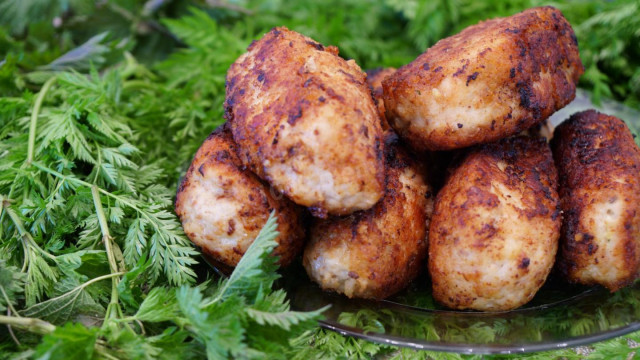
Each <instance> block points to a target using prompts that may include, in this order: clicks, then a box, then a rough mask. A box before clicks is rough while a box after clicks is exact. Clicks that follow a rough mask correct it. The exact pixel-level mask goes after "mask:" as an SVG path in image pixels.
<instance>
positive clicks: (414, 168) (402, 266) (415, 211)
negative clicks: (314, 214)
mask: <svg viewBox="0 0 640 360" xmlns="http://www.w3.org/2000/svg"><path fill="white" fill-rule="evenodd" d="M396 141H397V136H396V135H395V134H392V133H387V136H386V147H385V155H386V166H387V177H386V193H385V196H384V197H383V199H382V200H381V201H380V202H379V203H378V204H376V206H375V207H374V208H372V209H369V210H366V211H359V212H357V213H354V214H352V215H349V216H345V217H331V218H329V219H315V220H314V223H313V225H312V227H311V229H310V232H309V233H310V241H309V243H308V245H307V246H306V248H305V251H304V256H303V264H304V266H305V269H306V270H307V273H308V274H309V276H310V277H311V279H312V280H314V281H315V282H317V283H318V284H319V285H320V286H321V287H322V288H323V289H325V290H331V291H336V292H339V293H342V294H345V295H347V296H348V297H356V298H374V299H382V298H386V297H388V296H390V295H392V294H394V293H396V292H397V291H399V290H401V289H403V288H404V287H405V286H407V284H408V283H409V282H410V281H411V280H412V279H413V278H414V277H415V276H416V275H417V273H418V272H419V270H420V269H421V268H424V266H425V264H424V260H425V256H426V254H427V240H426V236H427V230H428V223H429V219H430V217H431V212H432V211H433V195H432V193H431V187H430V186H429V185H428V184H427V183H426V182H425V178H424V176H423V169H422V167H421V166H420V165H419V164H418V163H416V162H415V161H414V160H412V159H411V158H410V157H409V155H408V154H407V153H406V152H405V151H404V150H403V149H402V147H401V146H400V144H398V143H397V142H396Z"/></svg>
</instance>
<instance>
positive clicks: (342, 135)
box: [225, 27, 384, 217]
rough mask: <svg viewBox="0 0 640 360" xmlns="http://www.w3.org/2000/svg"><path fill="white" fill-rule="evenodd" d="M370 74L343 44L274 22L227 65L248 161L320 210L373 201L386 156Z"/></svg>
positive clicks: (235, 125)
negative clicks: (341, 51)
mask: <svg viewBox="0 0 640 360" xmlns="http://www.w3.org/2000/svg"><path fill="white" fill-rule="evenodd" d="M365 80H366V79H365V74H364V73H363V72H362V70H360V67H358V65H357V64H356V63H355V62H354V61H353V60H349V61H346V60H344V59H342V58H340V57H339V56H338V49H337V48H336V47H333V46H330V47H324V46H323V45H321V44H318V43H317V42H315V41H313V40H311V39H310V38H308V37H305V36H303V35H300V34H298V33H296V32H293V31H289V30H288V29H287V28H284V27H279V28H274V29H272V30H271V31H270V32H269V33H268V34H266V35H265V36H264V37H263V38H262V39H260V40H258V41H256V42H254V43H253V44H251V46H249V49H248V52H247V53H245V54H244V55H242V56H240V57H239V58H238V59H237V60H236V62H235V63H234V64H233V65H231V68H230V69H229V72H228V73H227V84H226V91H227V98H226V101H225V110H226V115H225V116H226V117H227V119H228V120H229V121H230V123H231V129H232V132H233V137H234V139H235V140H236V142H237V143H238V147H239V156H240V158H241V160H242V162H243V163H244V164H245V165H247V166H248V167H249V168H250V169H251V170H253V171H254V172H255V173H256V174H257V175H258V176H260V177H261V178H262V179H264V180H266V181H268V182H269V183H270V184H271V185H272V186H273V187H274V188H275V189H276V190H278V191H280V192H282V193H283V194H285V195H286V196H287V197H289V198H290V199H291V200H293V201H294V202H295V203H297V204H300V205H304V206H307V207H309V208H310V210H311V212H312V213H313V214H314V215H315V216H319V217H326V216H327V214H332V215H346V214H350V213H352V212H354V211H357V210H365V209H369V208H371V207H372V206H373V205H375V203H377V202H378V200H380V198H382V195H383V194H384V189H383V185H384V164H383V159H382V129H381V127H380V120H379V117H378V113H377V110H376V106H375V104H374V102H373V99H372V97H371V93H370V90H369V88H368V86H367V85H366V83H365Z"/></svg>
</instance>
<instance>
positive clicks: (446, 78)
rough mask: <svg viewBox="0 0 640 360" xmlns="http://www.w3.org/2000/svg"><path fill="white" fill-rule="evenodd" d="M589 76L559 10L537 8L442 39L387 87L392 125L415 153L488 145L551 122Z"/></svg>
mask: <svg viewBox="0 0 640 360" xmlns="http://www.w3.org/2000/svg"><path fill="white" fill-rule="evenodd" d="M583 72H584V68H583V66H582V63H581V62H580V57H579V54H578V43H577V41H576V37H575V34H574V33H573V30H572V29H571V26H570V25H569V23H568V22H567V20H566V19H565V18H564V17H563V16H562V13H560V11H558V10H556V9H554V8H552V7H542V8H533V9H529V10H526V11H523V12H521V13H518V14H516V15H513V16H511V17H507V18H498V19H493V20H489V21H485V22H481V23H479V24H477V25H474V26H470V27H468V28H466V29H465V30H463V31H462V32H460V33H459V34H457V35H454V36H451V37H448V38H446V39H443V40H440V41H439V42H438V43H436V44H435V45H434V46H433V47H431V48H430V49H428V50H427V51H426V52H425V53H423V54H422V55H420V56H418V58H417V59H415V60H414V61H413V62H411V63H410V64H408V65H406V66H403V67H401V68H400V69H399V70H398V71H397V72H396V73H395V74H394V75H392V76H390V77H389V78H387V79H386V80H385V81H383V82H382V86H383V89H384V102H385V108H386V111H387V120H388V121H389V124H390V125H391V126H392V127H393V128H394V129H395V130H396V132H398V134H399V135H400V136H401V137H402V138H404V139H405V140H406V141H408V142H409V144H410V145H411V146H412V147H413V148H414V149H417V150H425V149H428V150H450V149H457V148H462V147H467V146H470V145H474V144H482V143H488V142H492V141H496V140H499V139H502V138H505V137H507V136H511V135H514V134H517V133H519V132H520V131H522V130H525V129H527V128H529V127H531V126H532V125H534V124H536V123H538V122H540V121H542V120H544V119H546V118H547V117H549V116H550V115H551V114H552V113H553V112H555V111H556V110H558V109H560V108H562V107H564V106H565V105H567V104H568V103H569V102H570V101H571V100H573V98H574V97H575V91H576V83H577V82H578V78H579V77H580V75H581V74H582V73H583Z"/></svg>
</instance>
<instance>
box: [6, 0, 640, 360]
mask: <svg viewBox="0 0 640 360" xmlns="http://www.w3.org/2000/svg"><path fill="white" fill-rule="evenodd" d="M540 4H541V2H539V1H535V0H518V1H514V2H510V3H504V4H503V3H501V4H498V5H495V4H493V3H491V2H483V1H470V0H439V1H426V0H425V1H423V0H411V1H397V0H385V1H383V2H380V1H373V0H369V1H356V0H347V1H344V0H343V1H338V0H330V1H328V2H327V1H322V2H302V1H284V0H271V1H258V0H245V1H233V2H227V1H224V0H222V1H220V0H204V1H197V0H191V1H175V0H174V1H171V0H149V1H138V0H105V1H99V2H95V1H93V0H71V1H68V0H64V1H63V0H55V1H43V0H7V1H4V2H2V3H0V201H1V204H2V208H1V209H2V212H1V214H0V235H1V236H2V238H1V239H0V311H1V312H2V314H1V315H0V323H2V324H4V325H2V326H1V327H0V358H51V359H70V358H107V359H129V358H133V359H136V358H165V359H172V358H203V357H206V356H208V357H210V358H227V357H248V358H249V357H255V358H265V357H269V358H272V357H273V358H297V359H310V358H345V359H351V358H362V359H367V358H394V359H405V358H423V359H427V358H435V359H461V358H480V357H473V356H471V357H470V356H463V355H456V354H443V353H433V352H416V351H413V350H409V349H398V348H395V347H391V346H387V345H380V344H374V343H369V342H366V341H363V340H357V339H353V338H346V337H343V336H341V335H339V334H337V333H334V332H328V331H325V330H321V329H319V328H317V326H315V322H316V321H317V319H318V318H319V317H320V312H321V311H322V309H319V310H318V311H314V312H309V313H298V312H293V311H290V310H289V305H288V302H287V300H286V297H285V295H286V294H285V293H284V292H282V291H281V290H273V281H274V280H275V278H276V276H277V275H276V266H275V265H274V262H273V258H271V257H269V256H267V254H268V253H269V252H270V251H271V249H273V247H274V246H275V242H274V241H273V239H274V237H275V236H276V232H275V219H274V218H271V219H270V220H269V222H268V224H267V225H266V226H265V228H264V229H263V232H261V234H260V236H259V237H258V238H257V239H256V241H255V242H254V245H253V246H252V247H251V249H250V250H249V252H248V253H247V254H246V255H245V257H244V258H243V260H242V262H241V264H240V265H239V266H238V268H237V269H236V271H235V272H234V274H233V275H232V276H231V277H230V278H229V279H227V280H221V279H220V278H219V277H217V276H215V275H213V274H212V273H211V272H208V271H206V267H205V266H204V265H202V264H200V265H198V264H196V262H199V258H198V255H197V254H198V252H197V251H196V249H194V248H193V247H192V245H191V244H190V243H189V242H188V240H187V238H186V237H185V236H184V234H183V233H182V230H181V227H180V225H179V222H178V221H177V218H176V216H175V215H174V214H173V210H172V200H173V196H174V193H175V189H176V187H177V184H178V181H179V178H180V176H181V174H182V173H183V172H184V170H185V169H186V167H187V166H188V164H189V161H190V159H191V157H192V156H193V154H194V153H195V151H196V149H197V148H198V146H200V144H201V142H202V140H203V139H204V138H205V137H206V136H207V134H208V133H209V132H211V131H212V130H213V129H215V128H216V127H217V126H218V125H220V124H221V123H222V121H223V120H222V115H223V109H222V102H223V100H224V80H225V74H226V71H227V69H228V67H229V65H230V64H231V62H233V61H234V60H235V59H236V58H237V56H239V55H240V54H241V53H242V52H243V51H244V49H245V48H246V47H247V46H248V44H249V43H250V42H251V40H253V39H255V38H257V37H260V36H261V35H262V34H263V33H264V32H266V31H267V30H268V29H269V28H271V27H273V26H279V25H285V26H288V27H290V28H291V29H294V30H297V31H300V32H302V33H304V34H306V35H309V36H311V37H314V38H316V39H317V40H318V41H321V42H323V43H326V44H334V45H338V46H339V47H340V50H341V55H343V56H344V57H347V58H354V59H356V61H357V62H358V63H359V64H360V65H361V66H362V67H363V68H364V69H366V68H373V67H377V66H395V67H398V66H401V65H403V64H405V63H407V62H409V61H411V60H412V59H413V58H414V57H415V56H416V55H417V54H419V53H421V52H422V51H424V49H425V48H426V47H428V46H430V45H431V44H433V43H434V42H435V41H437V40H438V39H440V38H442V37H444V36H447V35H450V34H452V33H455V32H457V31H459V30H460V29H461V28H463V27H464V26H467V25H470V24H473V23H476V22H478V21H479V20H483V19H485V18H490V17H495V16H505V15H511V14H513V13H515V12H517V11H521V10H523V9H525V8H527V7H531V6H536V5H540ZM554 5H556V6H558V7H560V8H561V9H562V10H563V12H564V14H565V15H566V16H567V18H568V19H569V21H570V22H571V23H572V24H574V28H575V29H576V32H577V34H578V38H579V41H580V48H581V55H582V58H583V62H584V63H585V67H586V68H587V73H586V74H585V76H584V77H583V82H582V86H586V87H588V88H590V89H592V90H594V91H593V93H594V94H595V95H596V96H613V97H616V98H617V99H619V100H624V101H625V102H626V103H627V104H629V105H631V106H635V107H640V102H639V99H640V86H639V85H638V84H640V81H639V80H638V79H640V75H639V74H640V73H638V71H640V70H639V69H640V61H639V60H638V59H640V56H638V55H640V54H638V53H637V51H638V49H637V44H638V42H639V41H638V40H639V39H638V38H639V37H640V32H638V28H640V25H639V24H638V17H637V16H634V14H635V12H634V11H633V9H637V6H638V5H637V1H631V0H628V1H618V2H599V1H595V0H590V1H586V2H573V1H572V2H566V3H557V4H554ZM210 274H211V275H210ZM209 277H210V278H209ZM207 278H209V279H208V280H206V279H207ZM197 282H199V283H200V284H199V285H196V283H197ZM374 320H375V319H373V318H371V317H366V316H362V314H357V313H356V314H346V313H345V314H343V316H341V321H343V322H344V323H345V324H351V325H354V326H360V327H365V328H371V330H372V331H381V330H384V327H383V326H382V325H381V323H378V322H376V321H374ZM7 325H8V326H7ZM638 336H639V335H638V334H632V335H630V336H628V337H626V338H619V339H615V340H611V341H609V342H606V343H601V344H596V345H595V346H594V348H593V349H592V350H593V353H592V354H591V357H593V358H611V357H612V356H617V357H619V358H626V357H627V356H629V354H631V353H633V351H634V350H633V349H632V348H631V347H630V346H628V344H627V339H630V340H633V341H639V340H640V339H639V338H638ZM530 357H531V358H541V359H549V358H558V357H566V358H572V357H573V358H575V357H579V356H578V355H576V353H575V352H574V351H573V350H563V351H559V352H551V353H541V354H535V355H531V356H530Z"/></svg>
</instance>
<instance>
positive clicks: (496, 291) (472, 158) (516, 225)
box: [429, 137, 561, 311]
mask: <svg viewBox="0 0 640 360" xmlns="http://www.w3.org/2000/svg"><path fill="white" fill-rule="evenodd" d="M556 187H557V175H556V169H555V167H554V166H553V160H552V156H551V151H550V150H549V147H548V145H547V144H546V141H544V139H532V138H527V137H517V138H510V139H505V140H502V141H500V142H498V143H494V144H489V145H484V146H481V147H479V148H476V149H473V150H471V151H470V153H469V154H468V155H467V156H466V157H465V158H464V160H462V162H461V164H460V165H459V166H458V167H457V168H456V169H455V170H453V172H452V173H451V175H450V176H449V178H448V179H447V181H446V183H445V185H444V187H443V188H442V189H441V190H440V192H439V193H438V196H437V198H436V204H435V211H434V214H433V218H432V219H431V227H430V230H429V273H430V274H431V279H432V286H433V297H434V298H435V299H436V300H437V301H438V302H440V303H442V304H444V305H446V306H448V307H450V308H453V309H474V310H485V311H502V310H510V309H514V308H517V307H519V306H521V305H523V304H525V303H527V302H528V301H529V300H531V299H532V298H533V296H534V295H535V293H536V292H537V291H538V289H539V288H540V287H541V286H542V284H543V283H544V282H545V280H546V278H547V275H548V274H549V272H550V270H551V268H552V266H553V263H554V260H555V256H556V251H557V247H558V237H559V236H560V223H561V219H560V211H559V207H558V194H557V192H556Z"/></svg>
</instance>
